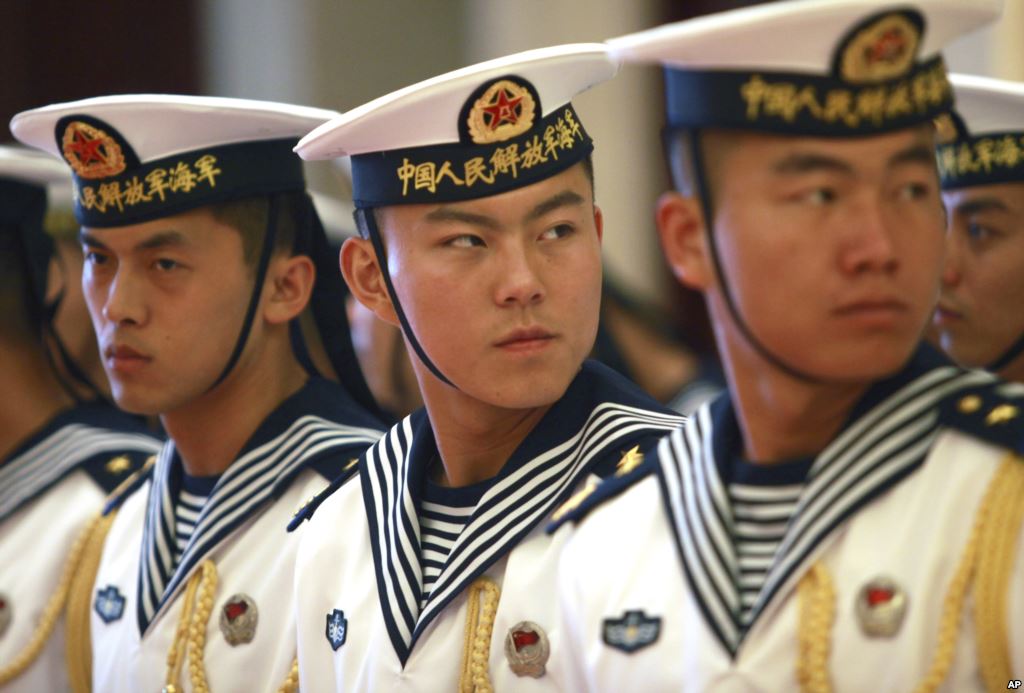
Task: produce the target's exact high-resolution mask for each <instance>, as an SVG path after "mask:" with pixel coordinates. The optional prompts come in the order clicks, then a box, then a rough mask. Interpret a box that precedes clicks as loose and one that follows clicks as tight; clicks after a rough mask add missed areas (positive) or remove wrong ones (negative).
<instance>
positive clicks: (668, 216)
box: [655, 192, 714, 291]
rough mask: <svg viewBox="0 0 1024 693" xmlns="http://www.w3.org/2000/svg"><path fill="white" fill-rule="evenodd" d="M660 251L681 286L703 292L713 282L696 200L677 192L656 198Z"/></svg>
mask: <svg viewBox="0 0 1024 693" xmlns="http://www.w3.org/2000/svg"><path fill="white" fill-rule="evenodd" d="M655 217H656V221H657V224H658V236H659V237H660V239H661V248H662V250H663V251H664V253H665V258H666V259H667V260H668V264H669V267H670V268H671V269H672V274H674V275H675V277H676V279H678V280H679V282H680V283H681V284H684V285H686V286H688V287H690V288H692V289H697V290H698V291H703V290H705V289H707V288H709V287H710V286H711V285H712V284H713V282H714V266H713V263H712V261H711V254H710V252H709V249H708V246H707V234H706V232H705V230H704V214H703V212H702V211H701V207H700V203H699V202H698V201H697V199H696V198H693V197H684V196H683V195H680V194H679V193H677V192H667V193H664V194H663V195H662V196H661V197H660V198H658V207H657V212H656V214H655Z"/></svg>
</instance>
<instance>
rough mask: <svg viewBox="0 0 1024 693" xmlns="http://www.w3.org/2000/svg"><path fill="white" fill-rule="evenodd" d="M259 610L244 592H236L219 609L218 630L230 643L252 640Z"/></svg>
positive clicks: (235, 643)
mask: <svg viewBox="0 0 1024 693" xmlns="http://www.w3.org/2000/svg"><path fill="white" fill-rule="evenodd" d="M258 620H259V611H258V610H257V609H256V602H254V601H253V600H252V597H250V596H248V595H246V594H236V595H233V596H232V597H231V598H230V599H228V600H227V601H226V602H225V603H224V606H223V607H221V610H220V632H221V633H223V634H224V639H225V640H227V641H228V643H229V644H230V645H242V644H244V643H247V642H252V639H253V637H254V636H255V635H256V622H257V621H258Z"/></svg>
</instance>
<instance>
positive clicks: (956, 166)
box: [938, 75, 1024, 190]
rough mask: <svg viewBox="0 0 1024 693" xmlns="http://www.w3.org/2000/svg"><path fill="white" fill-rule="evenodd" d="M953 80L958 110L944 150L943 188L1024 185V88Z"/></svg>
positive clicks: (977, 79) (940, 149) (1014, 84)
mask: <svg viewBox="0 0 1024 693" xmlns="http://www.w3.org/2000/svg"><path fill="white" fill-rule="evenodd" d="M949 79H950V82H952V83H953V91H954V93H955V94H956V110H955V112H954V113H952V114H951V119H950V121H949V124H950V125H951V130H950V131H949V132H947V133H946V134H947V137H946V141H944V142H943V143H940V144H939V146H938V158H939V174H940V176H941V178H942V187H943V188H944V189H946V190H951V189H954V188H966V187H969V186H973V185H992V184H995V183H1010V182H1014V181H1024V84H1022V83H1020V82H1009V81H1006V80H1002V79H993V78H991V77H975V76H973V75H950V76H949Z"/></svg>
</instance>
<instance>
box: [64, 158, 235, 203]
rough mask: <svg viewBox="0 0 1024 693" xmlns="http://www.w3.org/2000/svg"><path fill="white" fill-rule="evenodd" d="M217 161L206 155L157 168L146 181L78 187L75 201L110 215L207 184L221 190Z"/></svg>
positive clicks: (133, 178)
mask: <svg viewBox="0 0 1024 693" xmlns="http://www.w3.org/2000/svg"><path fill="white" fill-rule="evenodd" d="M221 173H222V171H221V169H219V168H217V157H215V156H214V155H212V154H204V155H202V156H200V157H199V158H198V159H196V160H195V161H193V162H191V163H190V162H187V161H178V162H177V163H176V164H174V165H173V166H168V167H157V168H154V169H152V170H150V171H149V172H148V173H147V174H146V175H145V176H144V177H143V178H141V179H140V178H139V176H137V175H134V176H132V177H131V178H128V179H126V180H123V181H122V180H120V179H115V180H112V181H108V182H106V183H99V184H98V185H85V184H81V183H78V184H76V185H75V201H76V203H77V204H78V205H79V206H81V208H82V209H85V210H89V211H95V212H100V213H106V212H107V211H112V210H117V211H118V212H124V210H125V208H126V207H134V206H135V205H138V204H143V203H146V202H152V201H154V200H159V201H160V202H165V201H166V200H167V196H168V195H169V194H187V193H190V192H192V191H193V190H194V189H195V188H196V187H197V186H200V185H203V184H205V185H206V186H208V187H209V188H215V187H217V176H218V175H220V174H221Z"/></svg>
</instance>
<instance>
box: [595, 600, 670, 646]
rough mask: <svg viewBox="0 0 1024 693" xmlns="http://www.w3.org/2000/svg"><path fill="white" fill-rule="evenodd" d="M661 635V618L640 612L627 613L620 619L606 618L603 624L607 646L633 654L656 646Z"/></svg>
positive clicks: (602, 631)
mask: <svg viewBox="0 0 1024 693" xmlns="http://www.w3.org/2000/svg"><path fill="white" fill-rule="evenodd" d="M659 635H661V617H660V616H648V615H647V614H645V613H644V612H643V610H639V611H627V612H626V613H624V614H623V615H622V616H620V617H619V618H606V619H605V620H604V621H603V622H602V624H601V639H602V640H604V643H605V645H608V646H609V647H614V648H615V649H616V650H622V651H623V652H625V653H626V654H633V653H634V652H636V651H637V650H642V649H643V648H645V647H647V646H648V645H652V644H654V643H655V642H656V641H657V640H658V636H659Z"/></svg>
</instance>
